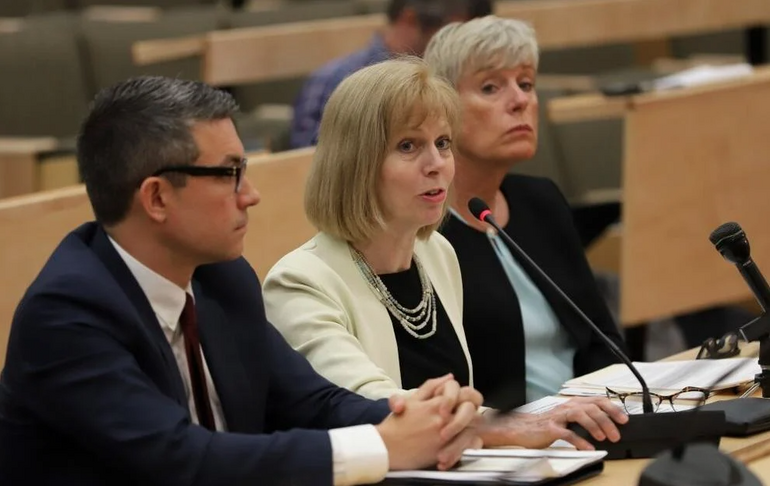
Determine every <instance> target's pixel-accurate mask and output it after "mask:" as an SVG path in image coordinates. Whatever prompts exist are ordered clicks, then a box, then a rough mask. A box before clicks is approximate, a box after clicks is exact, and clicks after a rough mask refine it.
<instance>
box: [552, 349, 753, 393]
mask: <svg viewBox="0 0 770 486" xmlns="http://www.w3.org/2000/svg"><path fill="white" fill-rule="evenodd" d="M634 365H635V366H636V368H637V369H638V370H639V373H640V374H641V375H642V377H644V379H645V381H646V382H647V386H648V387H649V388H650V391H652V392H656V393H661V394H670V393H676V392H678V391H680V390H681V389H683V388H684V387H687V386H694V387H699V388H705V389H710V390H715V391H716V390H724V389H727V388H734V387H737V386H740V385H743V384H746V383H750V382H751V381H753V380H754V375H756V374H757V373H759V372H760V367H759V364H758V362H757V359H756V358H731V359H702V360H687V361H660V362H655V363H634ZM720 377H722V378H721V379H719V380H718V381H717V379H718V378H720ZM563 386H564V389H562V390H561V391H560V393H561V394H562V395H604V394H605V389H606V388H608V387H609V388H611V389H613V390H615V391H618V392H628V391H640V390H641V386H640V385H639V381H638V380H637V379H636V377H635V376H634V375H633V374H632V373H631V371H630V370H629V369H628V368H627V367H626V366H625V365H623V364H615V365H612V366H609V367H608V368H605V369H603V370H600V371H597V372H595V373H591V374H589V375H585V376H581V377H578V378H574V379H572V380H569V381H567V382H566V383H564V385H563Z"/></svg>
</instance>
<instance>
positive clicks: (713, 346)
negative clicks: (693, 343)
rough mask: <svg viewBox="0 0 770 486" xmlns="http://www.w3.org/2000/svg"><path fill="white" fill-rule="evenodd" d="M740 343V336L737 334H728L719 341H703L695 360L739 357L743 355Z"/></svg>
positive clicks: (709, 339) (718, 339)
mask: <svg viewBox="0 0 770 486" xmlns="http://www.w3.org/2000/svg"><path fill="white" fill-rule="evenodd" d="M740 341H741V339H740V336H739V335H738V334H737V333H735V332H728V333H727V334H725V335H724V336H722V337H721V338H717V339H715V338H708V339H706V340H705V341H703V344H702V345H701V347H700V350H699V351H698V355H697V356H696V357H695V359H724V358H732V357H733V356H738V355H739V354H740V353H741V349H740V347H739V344H740Z"/></svg>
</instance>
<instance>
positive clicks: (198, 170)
mask: <svg viewBox="0 0 770 486" xmlns="http://www.w3.org/2000/svg"><path fill="white" fill-rule="evenodd" d="M247 166H248V159H247V158H246V157H243V158H241V159H240V161H239V162H238V165H234V166H230V167H225V166H205V165H170V166H168V167H163V168H162V169H158V170H156V171H155V172H153V174H152V177H158V176H161V175H163V174H167V173H169V172H175V173H178V174H185V175H189V176H193V177H234V178H235V192H236V193H238V192H240V190H241V182H242V181H243V174H245V173H246V167H247Z"/></svg>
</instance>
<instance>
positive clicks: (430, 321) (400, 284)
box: [264, 57, 472, 398]
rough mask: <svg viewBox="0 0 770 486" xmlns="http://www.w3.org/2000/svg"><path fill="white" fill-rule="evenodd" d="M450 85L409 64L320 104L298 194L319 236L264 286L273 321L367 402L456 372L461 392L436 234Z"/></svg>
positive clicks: (348, 82)
mask: <svg viewBox="0 0 770 486" xmlns="http://www.w3.org/2000/svg"><path fill="white" fill-rule="evenodd" d="M458 125H459V102H458V98H457V93H456V92H455V90H454V89H453V88H452V87H451V86H450V85H449V84H448V83H447V82H446V81H445V80H443V79H442V78H439V77H437V76H435V75H434V74H433V73H432V71H431V70H430V68H429V67H428V66H427V65H426V64H425V63H424V62H423V61H422V60H420V59H418V58H411V57H407V58H401V59H397V60H390V61H385V62H383V63H380V64H375V65H372V66H369V67H367V68H364V69H362V70H360V71H358V72H356V73H354V74H352V75H351V76H350V77H348V78H347V79H345V80H344V81H343V82H342V83H341V84H340V86H339V87H338V88H337V89H336V90H335V91H334V93H333V94H332V96H331V97H330V99H329V102H328V104H327V105H326V108H325V110H324V116H323V118H322V120H321V127H320V132H319V138H318V146H317V148H316V152H315V155H314V157H313V164H312V166H311V169H310V174H309V176H308V180H307V188H306V191H305V210H306V213H307V216H308V219H309V220H310V221H311V222H312V223H313V224H314V225H315V226H316V227H317V228H318V230H319V233H318V234H317V235H316V236H315V237H313V239H311V240H310V241H309V242H308V243H306V244H305V245H303V246H302V247H300V248H298V249H297V250H295V251H293V252H291V253H290V254H288V255H286V256H285V257H284V258H282V259H281V260H280V261H279V262H278V263H277V264H276V265H275V266H274V267H273V268H272V269H271V270H270V272H269V273H268V275H267V278H266V280H265V288H264V297H265V307H266V310H267V314H268V318H269V319H270V321H271V322H272V323H273V324H274V325H275V326H276V327H277V328H278V329H279V330H280V331H281V332H282V333H283V335H284V336H285V337H286V339H287V341H288V342H289V343H290V344H291V345H292V346H293V347H294V348H296V349H297V350H299V351H300V352H301V353H302V354H304V355H305V356H306V357H307V358H308V359H309V360H310V362H311V363H312V364H313V366H314V367H315V368H316V369H317V370H318V371H319V372H320V373H321V374H323V375H324V376H326V377H327V378H329V379H330V380H331V381H333V382H334V383H337V384H338V385H340V386H344V387H346V388H349V389H351V390H353V391H356V392H358V393H360V394H362V395H365V396H367V397H371V398H382V397H387V396H390V395H392V394H393V393H397V392H400V391H402V390H404V389H411V388H414V387H416V386H418V385H419V384H420V383H422V382H423V381H425V379H426V378H433V377H436V376H441V375H443V374H446V373H450V372H451V373H453V374H454V376H455V379H456V380H457V381H458V382H459V383H460V384H463V385H470V384H471V375H472V369H471V362H470V359H469V356H468V351H467V346H466V343H465V333H464V332H463V329H462V282H461V280H460V271H459V266H458V264H457V259H456V257H455V254H454V251H453V250H452V247H451V246H450V245H449V244H448V243H447V241H446V240H445V239H444V238H443V237H442V236H441V235H440V234H438V233H437V232H435V229H436V228H437V226H438V225H439V223H440V222H441V221H442V219H443V218H444V216H445V214H446V209H447V205H448V202H447V200H448V197H447V196H448V191H449V187H450V183H451V181H452V178H453V176H454V158H453V155H452V151H451V139H452V135H453V133H454V128H455V127H456V126H458Z"/></svg>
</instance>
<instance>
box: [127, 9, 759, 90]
mask: <svg viewBox="0 0 770 486" xmlns="http://www.w3.org/2000/svg"><path fill="white" fill-rule="evenodd" d="M495 10H496V12H495V13H496V14H497V15H498V16H501V17H507V18H517V19H521V20H525V21H528V22H531V23H532V24H533V26H534V27H535V29H536V31H537V37H538V43H539V45H540V48H541V49H543V50H550V49H562V48H568V47H580V46H591V45H601V44H611V43H619V42H640V41H650V40H655V39H665V38H669V37H672V36H676V35H688V34H696V33H703V32H711V31H719V30H728V29H734V28H741V27H752V26H755V25H763V24H768V23H770V2H767V1H766V0H740V1H729V0H530V1H520V2H506V3H502V2H499V3H498V4H497V5H496V7H495ZM384 24H385V16H384V15H369V16H358V17H350V18H344V19H332V20H318V21H310V22H298V23H294V24H281V25H275V26H268V27H255V28H245V29H233V30H229V31H216V32H210V33H209V34H207V35H205V36H194V37H186V38H182V39H173V40H157V41H156V40H148V41H142V42H138V43H137V44H135V45H134V48H133V57H134V62H135V63H137V64H140V65H143V64H152V63H155V62H162V61H168V60H172V59H178V58H180V57H188V56H198V55H203V56H204V68H203V79H204V80H205V81H206V82H208V83H211V84H214V85H237V84H245V83H253V82H257V81H265V80H272V79H281V78H286V77H292V76H301V75H306V74H309V73H310V72H312V71H313V70H314V69H316V68H318V67H320V66H322V65H324V64H325V63H327V62H329V61H330V60H332V59H334V58H336V57H339V56H343V55H346V54H349V53H351V52H354V51H356V50H358V49H361V48H362V47H364V46H365V45H366V44H367V43H368V42H369V38H370V37H371V35H372V34H373V33H374V32H375V31H376V30H377V29H379V28H381V27H382V26H383V25H384Z"/></svg>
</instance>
